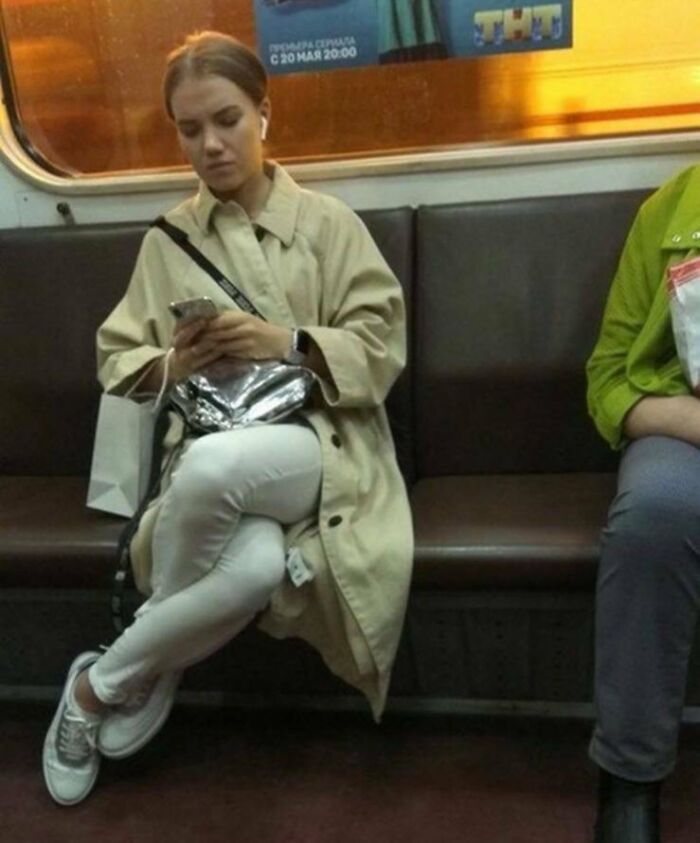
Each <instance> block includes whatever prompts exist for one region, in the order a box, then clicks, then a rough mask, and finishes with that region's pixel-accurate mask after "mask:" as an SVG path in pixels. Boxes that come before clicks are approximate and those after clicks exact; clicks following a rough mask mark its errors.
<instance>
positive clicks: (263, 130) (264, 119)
mask: <svg viewBox="0 0 700 843" xmlns="http://www.w3.org/2000/svg"><path fill="white" fill-rule="evenodd" d="M268 125H269V124H268V121H267V117H261V118H260V137H261V138H262V139H263V140H265V139H266V138H267V127H268Z"/></svg>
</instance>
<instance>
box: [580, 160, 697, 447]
mask: <svg viewBox="0 0 700 843" xmlns="http://www.w3.org/2000/svg"><path fill="white" fill-rule="evenodd" d="M699 248H700V167H691V168H690V169H688V170H684V171H683V172H682V173H680V174H679V175H677V176H676V177H675V178H673V179H672V180H671V181H669V182H667V183H666V184H665V185H664V186H663V187H661V188H660V189H659V190H658V191H657V192H656V193H654V194H653V196H650V197H649V199H647V200H646V202H645V203H644V204H643V205H642V207H641V208H640V210H639V213H638V214H637V217H636V219H635V221H634V224H633V225H632V228H631V230H630V233H629V235H628V237H627V242H626V243H625V248H624V250H623V253H622V257H621V259H620V265H619V267H618V270H617V274H616V275H615V278H614V279H613V283H612V287H611V289H610V295H609V297H608V302H607V305H606V307H605V313H604V315H603V324H602V327H601V331H600V336H599V338H598V342H597V343H596V346H595V348H594V349H593V353H592V354H591V357H590V359H589V360H588V363H587V364H586V373H587V376H588V409H589V412H590V414H591V416H592V417H593V420H594V422H595V424H596V427H597V428H598V430H599V432H600V434H601V435H602V436H603V438H604V439H606V440H607V441H608V442H609V443H610V445H611V446H612V447H613V448H615V449H619V448H621V447H622V446H623V445H624V444H625V438H624V435H623V433H622V424H623V421H624V418H625V416H626V414H627V413H628V411H629V410H630V409H631V408H632V407H633V406H634V404H636V403H637V401H639V400H640V399H641V398H643V397H644V396H646V395H687V394H689V393H690V391H691V390H690V387H689V386H688V384H687V382H686V380H685V378H684V377H683V373H682V371H681V366H680V362H679V360H678V355H677V353H676V346H675V342H674V339H673V329H672V326H671V313H670V309H669V304H668V293H667V291H666V284H665V281H666V272H667V269H668V267H669V266H671V265H673V264H675V263H678V262H679V261H681V260H684V259H685V258H686V257H688V256H690V255H694V254H697V250H698V249H699Z"/></svg>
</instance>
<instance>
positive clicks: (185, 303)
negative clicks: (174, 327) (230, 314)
mask: <svg viewBox="0 0 700 843" xmlns="http://www.w3.org/2000/svg"><path fill="white" fill-rule="evenodd" d="M168 309H169V310H170V312H171V313H172V314H173V316H174V317H175V319H176V320H177V323H178V325H187V324H189V323H190V322H195V321H196V320H197V319H213V318H214V317H215V316H218V315H219V308H218V307H217V306H216V305H215V304H214V302H213V301H212V300H211V299H210V298H209V296H198V297H197V298H193V299H182V300H181V301H173V302H170V304H169V305H168Z"/></svg>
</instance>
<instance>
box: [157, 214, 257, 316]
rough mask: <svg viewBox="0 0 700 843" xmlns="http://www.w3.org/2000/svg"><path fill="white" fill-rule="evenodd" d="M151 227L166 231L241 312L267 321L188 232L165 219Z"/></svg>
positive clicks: (160, 218)
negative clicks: (194, 241)
mask: <svg viewBox="0 0 700 843" xmlns="http://www.w3.org/2000/svg"><path fill="white" fill-rule="evenodd" d="M151 225H152V226H155V227H156V228H159V229H160V230H161V231H164V232H165V233H166V234H167V235H168V237H169V238H170V239H171V240H172V241H173V243H175V244H176V245H178V246H179V247H180V248H181V249H182V250H183V252H186V253H187V254H188V255H189V256H190V257H191V258H192V260H193V261H194V262H195V263H196V264H197V265H198V266H199V267H201V268H202V269H203V270H204V271H205V272H206V273H207V275H209V276H210V277H211V278H212V280H214V281H215V282H216V283H217V284H218V285H219V287H221V289H222V290H223V291H224V292H225V293H226V294H227V295H228V296H229V298H231V299H233V301H234V302H235V303H236V304H237V305H238V307H240V309H241V310H245V312H246V313H250V314H252V315H253V316H257V317H258V319H262V320H263V322H266V321H267V320H266V319H265V317H264V316H263V315H262V313H260V311H259V310H258V309H257V307H255V305H254V304H253V302H252V301H251V300H250V299H249V298H248V297H247V296H246V295H245V294H244V293H242V292H241V291H240V290H239V289H238V287H236V286H235V285H234V284H232V283H231V281H229V279H228V278H227V277H226V276H225V275H224V274H223V272H221V270H220V269H218V267H216V266H214V264H213V263H212V262H211V261H210V260H209V258H208V257H206V256H205V255H203V254H202V253H201V252H200V251H199V249H198V248H197V247H196V246H194V245H193V244H192V242H191V241H190V238H189V237H188V236H187V232H185V231H183V230H182V229H181V228H178V227H177V226H176V225H173V224H172V223H171V222H168V221H167V220H166V219H165V217H158V219H157V220H155V221H154V222H153V223H152V224H151Z"/></svg>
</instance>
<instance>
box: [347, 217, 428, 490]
mask: <svg viewBox="0 0 700 843" xmlns="http://www.w3.org/2000/svg"><path fill="white" fill-rule="evenodd" d="M360 216H361V217H362V219H363V221H364V223H365V225H366V226H367V228H368V229H369V232H370V234H371V235H372V237H373V238H374V241H375V243H376V244H377V246H378V247H379V250H380V251H381V253H382V254H383V255H384V258H385V259H386V262H387V263H388V264H389V266H390V267H391V268H392V270H393V271H394V273H395V274H396V277H397V278H398V279H399V281H400V282H401V286H402V288H403V293H404V299H405V302H406V317H407V319H406V321H407V325H406V331H407V338H408V359H407V362H406V368H405V369H404V371H403V372H402V373H401V375H400V377H399V379H398V380H397V382H396V384H395V385H394V388H393V389H392V390H391V393H390V394H389V398H388V399H387V402H386V408H387V412H388V414H389V421H390V422H391V429H392V432H393V434H394V444H395V445H396V453H397V456H398V460H399V465H400V467H401V470H402V472H403V475H404V477H405V478H406V480H407V481H408V482H410V481H411V480H412V479H413V475H414V472H415V469H414V465H413V397H412V390H411V384H412V379H413V361H412V357H413V355H412V350H413V344H412V337H413V273H414V264H415V243H414V239H415V238H414V212H413V210H412V209H411V208H395V209H392V210H378V211H363V212H361V213H360Z"/></svg>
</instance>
